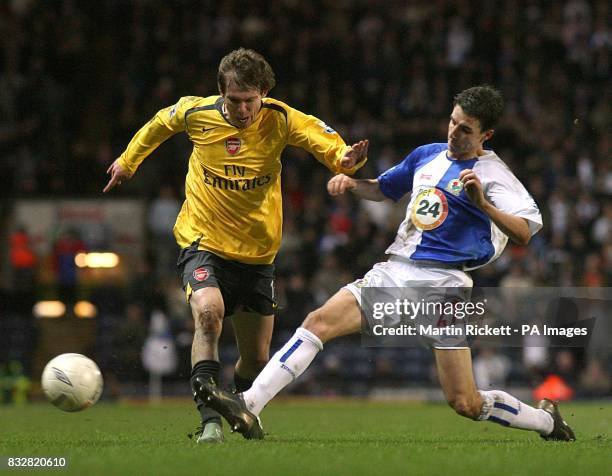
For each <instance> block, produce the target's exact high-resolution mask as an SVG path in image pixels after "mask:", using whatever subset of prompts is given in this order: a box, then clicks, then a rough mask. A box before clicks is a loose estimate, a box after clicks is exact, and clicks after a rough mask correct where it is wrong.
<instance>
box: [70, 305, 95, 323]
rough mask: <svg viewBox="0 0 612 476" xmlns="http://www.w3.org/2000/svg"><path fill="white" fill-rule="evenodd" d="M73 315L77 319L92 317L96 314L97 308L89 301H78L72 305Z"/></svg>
mask: <svg viewBox="0 0 612 476" xmlns="http://www.w3.org/2000/svg"><path fill="white" fill-rule="evenodd" d="M74 315H75V316H76V317H78V318H79V319H93V318H94V317H96V316H97V315H98V309H97V308H96V306H94V305H93V304H92V303H90V302H89V301H78V302H77V303H76V304H75V305H74Z"/></svg>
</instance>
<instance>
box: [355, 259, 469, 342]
mask: <svg viewBox="0 0 612 476" xmlns="http://www.w3.org/2000/svg"><path fill="white" fill-rule="evenodd" d="M472 286H473V281H472V278H471V277H470V275H469V274H467V273H466V272H465V271H463V270H461V269H458V268H453V267H450V266H449V267H445V266H444V265H441V264H439V263H434V262H419V261H413V260H409V259H407V258H402V257H400V256H396V255H390V257H389V260H388V261H385V262H382V263H376V264H375V265H374V267H373V268H372V269H371V270H370V271H368V272H367V273H366V275H365V276H364V277H363V278H362V279H358V280H357V281H354V282H352V283H350V284H347V285H346V286H344V289H346V290H347V291H349V292H350V293H351V294H352V295H353V296H355V299H356V300H357V303H358V304H359V307H360V308H362V299H361V292H362V289H364V288H401V289H402V290H403V291H402V297H406V298H408V299H413V300H415V301H416V300H418V299H419V297H420V296H419V291H418V288H430V289H431V292H429V291H428V292H427V296H428V299H435V298H436V297H437V296H436V293H435V291H434V290H435V289H436V288H439V289H440V296H439V298H440V300H445V299H448V289H446V288H464V289H462V290H461V291H460V290H458V292H457V296H459V297H461V298H462V299H465V298H469V290H471V288H472ZM411 290H414V291H415V292H414V293H411ZM362 310H363V309H362ZM424 340H425V341H426V342H427V344H428V345H429V346H430V347H434V348H444V349H464V348H467V345H466V344H465V343H463V342H459V341H458V340H457V339H449V338H447V337H441V336H438V337H427V338H425V339H424Z"/></svg>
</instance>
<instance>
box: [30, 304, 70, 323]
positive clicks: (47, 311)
mask: <svg viewBox="0 0 612 476" xmlns="http://www.w3.org/2000/svg"><path fill="white" fill-rule="evenodd" d="M32 313H33V314H34V316H35V317H37V318H38V319H55V318H57V317H62V316H63V315H64V314H65V313H66V306H65V305H64V303H63V302H61V301H39V302H37V303H36V304H34V307H33V308H32Z"/></svg>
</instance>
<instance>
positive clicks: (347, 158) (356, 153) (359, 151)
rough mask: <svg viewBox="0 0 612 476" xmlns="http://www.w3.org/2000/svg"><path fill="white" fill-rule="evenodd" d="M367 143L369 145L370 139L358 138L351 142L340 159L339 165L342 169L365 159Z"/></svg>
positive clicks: (353, 165) (349, 167) (351, 166)
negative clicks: (356, 140)
mask: <svg viewBox="0 0 612 476" xmlns="http://www.w3.org/2000/svg"><path fill="white" fill-rule="evenodd" d="M368 145H370V141H369V140H367V139H366V140H360V141H359V142H356V143H355V144H353V145H352V146H351V148H350V149H349V150H348V151H347V152H346V154H344V157H342V159H340V167H342V168H343V169H351V168H353V167H355V165H357V164H358V163H359V162H361V161H362V160H365V158H366V157H367V156H368Z"/></svg>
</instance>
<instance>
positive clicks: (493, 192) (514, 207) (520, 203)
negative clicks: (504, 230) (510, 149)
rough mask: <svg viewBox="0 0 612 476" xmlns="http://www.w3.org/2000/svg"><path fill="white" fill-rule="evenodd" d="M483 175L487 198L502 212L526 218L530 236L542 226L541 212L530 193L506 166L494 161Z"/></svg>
mask: <svg viewBox="0 0 612 476" xmlns="http://www.w3.org/2000/svg"><path fill="white" fill-rule="evenodd" d="M493 165H494V166H493ZM483 176H485V177H487V181H486V183H485V186H484V193H485V197H486V198H487V200H489V201H490V202H491V203H492V204H493V205H495V207H496V208H498V209H499V210H501V211H502V212H505V213H509V214H510V215H514V216H518V217H521V218H524V219H525V220H527V224H528V225H529V231H530V233H531V236H533V235H535V234H536V233H537V232H538V231H539V230H540V229H541V228H542V226H543V224H542V214H541V213H540V209H539V208H538V205H537V204H536V202H535V200H534V199H533V197H532V196H531V194H530V193H529V192H528V191H527V189H526V188H525V186H524V185H523V184H522V183H521V182H520V181H519V179H517V178H516V176H515V175H514V174H513V173H512V171H511V170H510V169H509V168H508V166H507V165H506V164H504V163H501V162H494V163H492V164H490V165H489V167H487V171H486V172H484V173H483Z"/></svg>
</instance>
